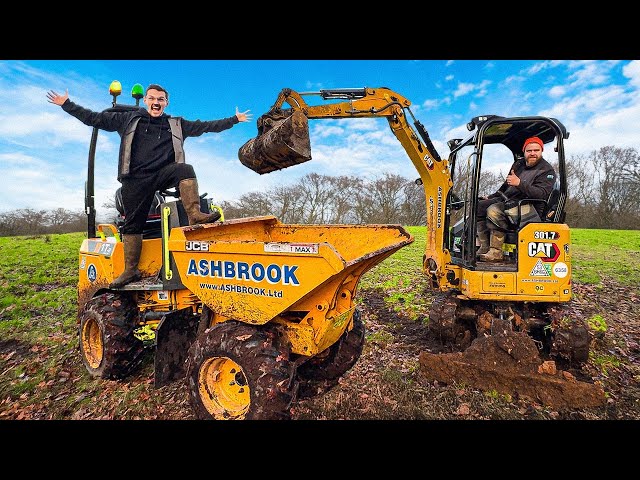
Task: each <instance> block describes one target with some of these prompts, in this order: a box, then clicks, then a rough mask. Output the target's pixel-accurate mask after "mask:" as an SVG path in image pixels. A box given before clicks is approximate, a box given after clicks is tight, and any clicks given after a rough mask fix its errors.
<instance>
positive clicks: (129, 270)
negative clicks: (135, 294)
mask: <svg viewBox="0 0 640 480" xmlns="http://www.w3.org/2000/svg"><path fill="white" fill-rule="evenodd" d="M122 242H123V243H124V272H122V274H121V275H120V276H119V277H118V278H116V279H115V280H114V281H113V282H111V284H110V285H109V288H122V287H124V286H125V285H126V284H127V283H131V282H136V281H138V280H140V279H141V278H142V272H141V271H140V270H138V262H139V261H140V253H141V252H142V234H141V233H140V234H136V233H134V234H124V235H122Z"/></svg>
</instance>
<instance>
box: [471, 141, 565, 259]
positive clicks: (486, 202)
mask: <svg viewBox="0 0 640 480" xmlns="http://www.w3.org/2000/svg"><path fill="white" fill-rule="evenodd" d="M543 150H544V143H543V142H542V140H541V139H540V138H538V137H530V138H528V139H527V140H525V142H524V146H523V148H522V151H523V152H524V157H523V158H519V159H517V160H516V161H515V162H514V163H513V165H512V166H511V168H510V170H509V174H508V175H507V178H506V180H505V182H504V183H503V184H502V185H501V186H500V188H499V189H498V190H497V191H496V192H495V193H493V194H491V195H489V196H488V197H484V198H483V199H481V200H480V201H479V202H478V210H477V226H476V231H477V235H478V240H479V243H480V249H479V250H478V252H477V256H478V259H479V260H481V261H485V262H498V261H502V260H503V259H504V255H503V252H502V246H503V244H504V241H505V237H506V233H507V232H508V231H509V228H510V226H511V225H515V226H517V227H518V228H521V227H524V226H525V225H527V224H528V223H531V222H540V221H541V218H542V216H543V210H544V208H545V205H546V203H545V202H546V200H547V199H548V198H549V196H550V194H551V192H552V190H553V188H554V184H555V182H556V172H555V170H554V168H553V166H552V165H551V164H550V163H549V162H547V161H546V160H545V159H544V158H543V157H542V151H543ZM521 200H525V201H523V202H520V201H521ZM537 200H541V201H540V202H537ZM519 203H520V205H518V204H519Z"/></svg>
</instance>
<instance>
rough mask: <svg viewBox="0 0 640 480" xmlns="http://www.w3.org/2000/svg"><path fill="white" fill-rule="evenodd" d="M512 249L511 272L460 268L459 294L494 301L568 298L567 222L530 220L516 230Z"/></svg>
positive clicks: (569, 294)
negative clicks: (514, 257)
mask: <svg viewBox="0 0 640 480" xmlns="http://www.w3.org/2000/svg"><path fill="white" fill-rule="evenodd" d="M505 247H506V248H509V247H508V245H505ZM514 250H515V252H516V254H517V260H516V265H517V266H516V267H514V268H513V269H514V271H496V270H492V271H483V270H468V269H461V270H460V272H459V275H460V278H461V282H460V289H461V293H462V295H464V296H465V297H466V298H468V299H486V300H497V301H500V300H504V301H508V300H512V299H514V297H517V300H518V301H525V302H568V301H569V300H570V299H571V236H570V230H569V227H568V226H567V225H565V224H549V223H530V224H528V225H526V226H525V227H524V228H522V229H521V230H520V232H519V236H518V248H517V249H514Z"/></svg>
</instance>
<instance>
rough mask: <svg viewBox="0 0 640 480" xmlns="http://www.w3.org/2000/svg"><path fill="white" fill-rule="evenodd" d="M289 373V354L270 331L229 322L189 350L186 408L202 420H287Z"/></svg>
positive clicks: (292, 385)
mask: <svg viewBox="0 0 640 480" xmlns="http://www.w3.org/2000/svg"><path fill="white" fill-rule="evenodd" d="M294 373H295V372H294V367H293V364H292V363H291V361H290V360H289V349H288V347H286V346H282V347H281V346H280V345H279V344H278V336H277V335H276V334H275V332H274V331H272V330H270V329H269V328H266V327H257V326H253V325H247V324H244V323H241V322H237V321H234V320H229V321H226V322H224V323H220V324H217V325H215V326H213V327H211V328H209V329H207V330H206V331H205V332H204V333H203V334H201V335H200V336H199V337H198V338H197V339H196V341H195V342H194V344H193V346H192V347H191V350H190V352H189V360H188V374H187V375H188V379H189V394H190V399H191V406H192V407H193V410H194V413H195V415H196V417H197V418H198V419H201V420H207V419H208V420H245V419H246V420H279V419H280V420H288V419H290V418H291V412H290V407H291V403H292V401H293V400H294V399H295V396H296V393H297V387H298V384H297V381H296V380H295V378H294Z"/></svg>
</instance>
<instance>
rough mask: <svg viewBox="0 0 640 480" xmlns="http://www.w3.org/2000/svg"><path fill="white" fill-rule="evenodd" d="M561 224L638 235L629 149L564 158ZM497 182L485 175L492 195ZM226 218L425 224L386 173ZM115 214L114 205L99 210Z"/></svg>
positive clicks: (638, 193)
mask: <svg viewBox="0 0 640 480" xmlns="http://www.w3.org/2000/svg"><path fill="white" fill-rule="evenodd" d="M567 170H568V171H567V178H568V191H569V196H568V199H567V204H566V218H565V221H566V223H567V224H568V225H569V226H570V227H573V228H603V229H621V230H638V229H640V155H639V153H638V151H637V150H636V149H635V148H617V147H614V146H607V147H602V148H600V149H599V150H596V151H593V152H591V153H589V154H586V155H577V156H571V157H570V158H568V159H567ZM503 180H504V179H502V178H498V176H492V175H491V174H490V173H488V172H487V173H486V176H485V177H484V178H482V179H481V183H482V184H484V185H485V186H486V188H488V189H495V188H497V186H499V185H500V184H501V183H502V181H503ZM220 206H221V207H222V208H223V210H224V213H225V218H227V219H231V218H243V217H252V216H261V215H274V216H275V217H277V218H278V219H279V220H280V221H282V222H283V223H302V224H332V223H347V224H379V223H392V224H400V225H425V223H426V208H425V194H424V188H423V186H422V185H419V184H417V183H416V182H415V179H408V178H405V177H402V176H400V175H397V174H393V173H383V174H381V175H380V176H379V177H378V178H375V179H373V180H365V179H363V178H361V177H358V176H355V175H352V176H329V175H320V174H317V173H310V174H308V175H306V176H304V177H302V178H301V179H300V180H299V181H297V182H296V183H294V184H291V185H282V186H277V187H275V188H273V189H271V190H269V191H265V192H250V193H247V194H244V195H242V196H241V197H240V198H238V199H237V200H233V201H224V202H222V203H221V205H220ZM103 207H105V208H107V209H108V210H112V211H113V215H112V218H113V219H115V217H116V215H117V211H116V210H115V208H114V207H115V205H114V204H113V203H108V204H105V205H103ZM86 221H87V219H86V215H85V214H84V212H83V211H79V212H77V211H75V212H74V211H69V210H66V209H63V208H57V209H55V210H50V211H47V210H38V211H36V210H33V209H20V210H15V211H12V212H6V213H0V236H13V235H34V234H47V233H69V232H79V231H85V230H86Z"/></svg>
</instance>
